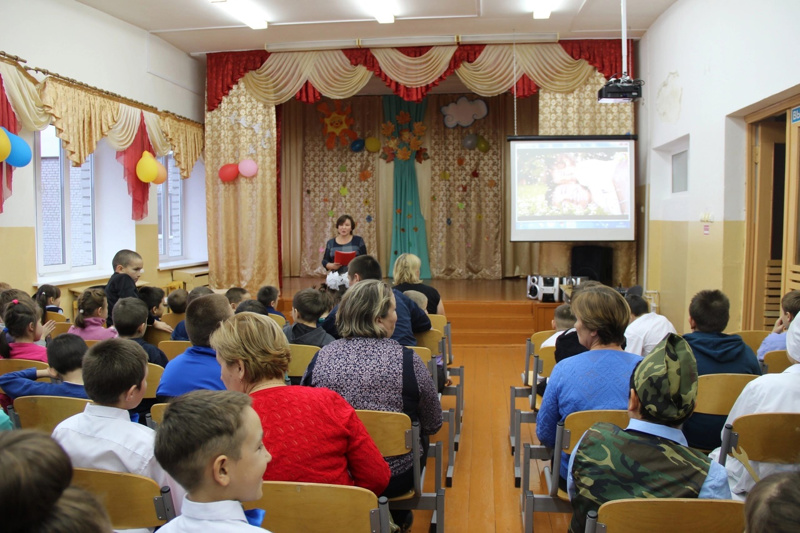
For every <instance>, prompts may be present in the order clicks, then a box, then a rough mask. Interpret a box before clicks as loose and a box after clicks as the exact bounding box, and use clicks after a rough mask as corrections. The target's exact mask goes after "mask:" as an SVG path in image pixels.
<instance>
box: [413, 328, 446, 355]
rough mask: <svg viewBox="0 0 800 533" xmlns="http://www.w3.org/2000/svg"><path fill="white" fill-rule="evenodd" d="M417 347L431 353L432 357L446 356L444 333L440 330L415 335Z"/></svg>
mask: <svg viewBox="0 0 800 533" xmlns="http://www.w3.org/2000/svg"><path fill="white" fill-rule="evenodd" d="M414 338H415V339H417V346H422V347H424V348H427V349H429V350H430V351H431V355H434V356H435V355H442V354H444V333H442V331H441V330H439V329H429V330H428V331H423V332H421V333H414Z"/></svg>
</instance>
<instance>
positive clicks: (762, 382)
mask: <svg viewBox="0 0 800 533" xmlns="http://www.w3.org/2000/svg"><path fill="white" fill-rule="evenodd" d="M758 413H800V364H794V365H792V366H790V367H789V368H787V369H786V370H784V371H783V372H782V373H780V374H766V375H764V376H761V377H759V378H756V379H754V380H753V381H751V382H750V383H748V384H747V386H746V387H745V388H744V390H742V393H741V394H740V395H739V398H738V399H737V400H736V403H734V404H733V408H731V413H730V415H728V419H727V420H726V421H725V423H726V424H733V423H734V422H735V421H736V419H737V418H739V417H740V416H744V415H752V414H758ZM719 453H720V449H719V448H717V449H716V450H714V451H713V452H711V453H710V454H709V456H710V457H711V458H713V459H717V458H718V457H719ZM750 464H751V465H752V466H753V470H755V472H756V474H758V476H759V477H760V478H761V479H764V477H765V476H768V475H770V474H774V473H776V472H790V471H793V470H800V464H793V465H790V464H776V463H763V462H759V461H750ZM725 469H726V470H727V471H728V483H729V484H730V486H731V493H733V497H734V498H737V499H744V497H745V496H747V493H748V492H749V491H750V490H751V489H752V488H753V486H755V484H756V482H755V481H754V480H753V478H752V477H751V476H750V474H749V473H748V472H747V471H746V470H745V468H744V466H743V465H742V463H740V462H739V461H737V460H736V459H734V458H733V457H730V456H728V458H727V459H726V460H725Z"/></svg>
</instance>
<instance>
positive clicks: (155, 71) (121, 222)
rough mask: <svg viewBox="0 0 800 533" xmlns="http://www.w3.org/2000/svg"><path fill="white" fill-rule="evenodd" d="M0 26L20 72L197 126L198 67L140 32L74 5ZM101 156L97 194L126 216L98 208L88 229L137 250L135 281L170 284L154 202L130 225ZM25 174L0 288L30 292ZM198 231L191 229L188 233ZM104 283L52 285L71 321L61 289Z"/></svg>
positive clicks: (6, 217)
mask: <svg viewBox="0 0 800 533" xmlns="http://www.w3.org/2000/svg"><path fill="white" fill-rule="evenodd" d="M3 19H4V20H6V21H8V22H9V24H6V25H5V26H6V27H4V28H3V31H2V32H0V50H3V51H5V52H7V53H9V54H15V55H18V56H20V57H22V58H24V59H25V60H27V65H29V66H34V67H41V68H46V69H48V70H51V71H54V72H58V73H59V74H62V75H64V76H67V77H70V78H74V79H77V80H79V81H81V82H84V83H87V84H89V85H93V86H96V87H99V88H101V89H105V90H108V91H112V92H114V93H117V94H120V95H122V96H124V97H127V98H131V99H133V100H137V101H140V102H143V103H145V104H148V105H151V106H155V107H157V108H159V109H161V110H165V111H171V112H174V113H177V114H179V115H183V116H185V117H187V118H190V119H192V120H197V121H201V122H202V121H203V120H204V83H205V64H204V62H201V61H199V60H196V59H194V58H192V57H190V56H188V55H186V54H185V53H183V52H181V51H179V50H177V49H175V48H173V47H172V46H171V45H169V44H167V43H165V42H164V41H162V40H161V39H158V38H157V37H152V36H150V35H149V34H148V33H147V32H146V31H144V30H142V29H139V28H136V27H134V26H131V25H129V24H126V23H123V22H121V21H119V20H117V19H114V18H113V17H109V16H108V15H105V14H103V13H100V12H98V11H96V10H94V9H92V8H89V7H87V6H84V5H82V4H79V3H78V2H75V1H74V0H25V1H24V2H22V1H18V2H6V3H4V5H3ZM20 135H21V136H22V138H23V139H25V141H26V142H27V143H28V144H30V145H31V146H33V141H34V136H33V133H32V132H27V131H23V132H21V134H20ZM109 152H110V153H111V156H110V157H107V158H106V159H107V164H105V165H104V166H103V170H102V172H101V173H100V174H101V175H100V176H98V180H100V182H99V183H98V187H100V188H102V187H106V188H107V189H114V190H115V191H116V192H115V194H116V195H117V198H121V199H120V202H121V203H126V205H127V208H126V210H122V211H121V210H120V209H116V210H114V209H111V211H110V212H109V210H108V209H105V210H104V206H100V205H98V206H97V213H96V220H97V222H96V223H97V224H102V225H104V226H106V227H113V228H114V230H115V231H116V232H117V235H116V236H115V240H114V245H115V246H118V248H121V247H123V246H130V247H133V246H135V247H136V249H137V250H139V252H140V253H141V254H142V256H143V258H144V262H145V274H144V275H143V276H142V279H143V280H145V281H147V282H149V283H152V284H155V285H164V284H166V283H168V282H169V281H171V275H170V273H169V272H168V271H164V272H159V270H158V268H157V266H158V238H157V231H158V229H157V228H158V226H157V223H158V219H157V209H158V205H157V201H156V194H155V192H154V191H153V190H152V188H151V194H150V202H149V204H148V209H149V212H150V216H148V217H147V218H145V219H144V220H143V221H141V222H138V223H135V224H134V223H133V222H132V221H131V220H130V199H129V198H128V199H127V200H125V197H126V195H127V193H126V192H125V184H124V182H123V181H122V167H121V166H120V165H119V164H118V163H116V162H115V161H114V160H113V152H111V151H110V150H109ZM33 167H34V165H33V164H31V165H28V166H27V167H24V168H21V169H18V170H16V171H15V172H14V183H13V191H14V192H13V195H12V196H11V198H10V199H7V200H6V202H5V204H4V206H3V208H4V212H3V213H2V214H0V248H2V250H3V260H2V261H0V280H2V281H5V282H8V283H10V284H11V285H12V286H14V287H17V288H21V289H25V290H30V291H31V292H32V291H33V290H34V287H35V285H36V284H37V282H38V277H37V266H36V231H35V227H36V196H35V186H34V178H35V176H34V168H33ZM96 175H97V174H96ZM203 180H204V170H203V165H202V161H201V162H199V163H198V164H197V165H196V166H195V169H194V171H193V174H192V177H191V178H190V179H189V181H190V182H192V181H199V182H202V181H203ZM187 183H188V182H187ZM195 185H196V186H195ZM198 188H201V189H202V190H203V191H204V190H205V188H204V184H202V183H198V184H195V183H192V184H191V190H192V191H195V189H198ZM119 191H122V192H119ZM190 194H191V196H192V197H193V198H194V197H198V196H200V197H202V196H201V195H199V194H197V193H196V192H192V193H190ZM106 207H107V206H106ZM193 209H194V210H195V211H196V212H199V213H201V214H202V215H203V216H202V217H201V218H202V219H203V222H202V224H204V219H205V217H204V215H205V202H204V200H203V205H202V206H193ZM125 211H127V212H125ZM122 213H124V216H123V214H122ZM187 223H188V221H187ZM202 224H195V227H200V226H202ZM203 233H205V231H203ZM105 263H106V261H103V264H105ZM107 263H108V272H107V273H106V274H105V279H107V277H108V276H109V275H110V273H111V264H110V261H107ZM105 279H101V278H99V277H94V278H91V279H83V280H81V281H76V282H74V283H67V282H66V281H64V282H63V283H59V285H60V286H61V287H62V307H63V308H64V310H65V311H66V312H67V313H68V314H71V309H72V298H71V295H70V294H69V291H68V290H65V289H68V288H69V287H73V286H76V285H77V286H85V285H91V284H95V283H102V282H104V281H105Z"/></svg>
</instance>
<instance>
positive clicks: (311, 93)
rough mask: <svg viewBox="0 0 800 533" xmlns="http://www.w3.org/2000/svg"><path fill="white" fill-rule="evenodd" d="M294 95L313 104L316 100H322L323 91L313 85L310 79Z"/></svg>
mask: <svg viewBox="0 0 800 533" xmlns="http://www.w3.org/2000/svg"><path fill="white" fill-rule="evenodd" d="M294 97H295V98H296V99H297V100H300V101H301V102H303V103H306V104H313V103H314V102H319V101H320V100H322V93H320V92H319V91H318V90H317V89H316V87H314V86H313V85H311V82H310V81H306V82H305V83H304V84H303V86H302V87H300V90H299V91H297V94H295V95H294Z"/></svg>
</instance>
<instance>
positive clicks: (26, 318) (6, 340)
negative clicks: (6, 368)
mask: <svg viewBox="0 0 800 533" xmlns="http://www.w3.org/2000/svg"><path fill="white" fill-rule="evenodd" d="M39 313H40V311H39V308H38V307H37V306H36V305H35V304H34V303H33V302H31V301H30V300H17V299H14V300H11V301H10V302H9V303H8V305H6V308H5V310H4V312H3V322H4V323H5V327H4V328H3V332H2V334H0V356H2V357H4V358H6V359H8V358H9V357H11V346H10V343H11V342H14V339H16V338H17V337H24V336H25V334H26V333H27V330H28V326H30V325H31V324H35V323H36V322H37V321H38V320H39Z"/></svg>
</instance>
